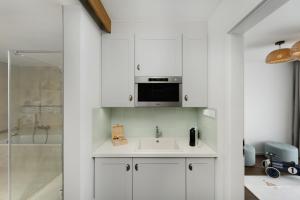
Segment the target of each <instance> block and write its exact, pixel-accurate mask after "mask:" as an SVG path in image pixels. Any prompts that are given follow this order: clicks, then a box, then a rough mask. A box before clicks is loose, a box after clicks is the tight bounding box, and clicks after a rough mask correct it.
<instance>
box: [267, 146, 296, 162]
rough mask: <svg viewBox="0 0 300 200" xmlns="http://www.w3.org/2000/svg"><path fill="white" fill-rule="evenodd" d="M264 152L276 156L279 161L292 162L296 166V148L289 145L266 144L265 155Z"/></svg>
mask: <svg viewBox="0 0 300 200" xmlns="http://www.w3.org/2000/svg"><path fill="white" fill-rule="evenodd" d="M266 152H268V153H273V154H276V155H277V156H278V158H279V159H280V160H281V161H285V162H291V161H294V162H295V163H296V164H298V148H297V147H294V146H292V145H290V144H285V143H279V142H266V143H265V153H266Z"/></svg>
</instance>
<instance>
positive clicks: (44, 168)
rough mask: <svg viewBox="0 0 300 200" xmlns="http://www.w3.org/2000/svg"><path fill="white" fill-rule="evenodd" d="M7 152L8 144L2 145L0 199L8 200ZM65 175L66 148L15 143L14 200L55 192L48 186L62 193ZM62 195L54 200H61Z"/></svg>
mask: <svg viewBox="0 0 300 200" xmlns="http://www.w3.org/2000/svg"><path fill="white" fill-rule="evenodd" d="M20 139H21V140H22V142H23V141H24V142H25V141H28V140H29V138H26V137H24V138H23V137H21V138H20ZM26 139H28V140H26ZM7 153H8V145H7V144H0V161H1V162H0V200H6V199H7V186H6V185H7V181H6V180H7V164H8V163H7V162H8V158H7ZM61 173H62V145H60V144H11V194H12V200H25V199H31V198H33V197H34V196H36V195H37V194H38V193H41V191H51V190H47V189H45V188H46V187H47V185H51V187H52V188H56V189H55V190H59V189H60V188H61V187H62V180H61V179H62V178H61ZM1 180H2V181H1ZM54 180H55V181H54ZM53 182H55V184H56V186H55V187H53ZM50 183H51V184H50ZM57 184H58V185H57ZM58 188H59V189H58ZM52 193H53V190H52ZM59 194H60V191H57V195H56V196H57V198H55V199H53V198H51V200H59V199H60V198H59ZM44 195H45V194H44ZM45 196H47V195H45ZM50 196H51V194H49V197H50ZM52 196H53V194H52ZM49 200H50V199H49Z"/></svg>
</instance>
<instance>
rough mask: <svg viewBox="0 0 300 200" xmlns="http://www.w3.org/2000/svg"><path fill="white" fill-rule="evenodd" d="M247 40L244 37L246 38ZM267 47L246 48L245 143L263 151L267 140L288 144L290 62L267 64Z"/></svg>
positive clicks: (291, 101) (290, 122)
mask: <svg viewBox="0 0 300 200" xmlns="http://www.w3.org/2000/svg"><path fill="white" fill-rule="evenodd" d="M246 39H247V37H246ZM274 48H275V47H274V45H272V46H268V47H257V48H247V49H246V50H245V65H244V66H245V133H244V134H245V142H246V143H247V144H252V145H254V146H255V148H256V151H257V153H264V150H263V144H264V142H266V141H276V142H284V143H288V144H290V143H291V140H292V138H291V137H292V133H291V131H292V107H293V106H292V105H293V66H292V63H280V64H272V65H270V64H266V63H265V57H266V55H267V54H268V53H269V52H270V51H272V50H273V49H274Z"/></svg>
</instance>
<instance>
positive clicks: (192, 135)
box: [189, 128, 198, 147]
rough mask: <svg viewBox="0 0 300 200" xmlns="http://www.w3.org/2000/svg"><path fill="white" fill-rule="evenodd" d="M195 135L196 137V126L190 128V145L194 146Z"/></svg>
mask: <svg viewBox="0 0 300 200" xmlns="http://www.w3.org/2000/svg"><path fill="white" fill-rule="evenodd" d="M196 137H198V134H197V133H196V128H191V129H190V143H189V144H190V146H191V147H194V146H196Z"/></svg>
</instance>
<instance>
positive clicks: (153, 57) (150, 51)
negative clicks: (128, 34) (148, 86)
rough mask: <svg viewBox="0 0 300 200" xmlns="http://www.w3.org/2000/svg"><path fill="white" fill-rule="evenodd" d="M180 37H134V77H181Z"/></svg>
mask: <svg viewBox="0 0 300 200" xmlns="http://www.w3.org/2000/svg"><path fill="white" fill-rule="evenodd" d="M181 41H182V40H181V35H136V37H135V75H136V76H182V47H181V44H182V42H181Z"/></svg>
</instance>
